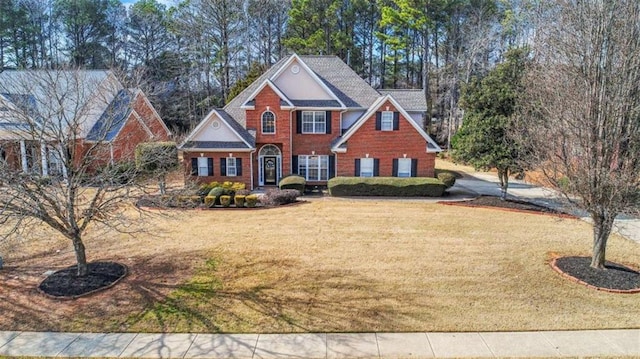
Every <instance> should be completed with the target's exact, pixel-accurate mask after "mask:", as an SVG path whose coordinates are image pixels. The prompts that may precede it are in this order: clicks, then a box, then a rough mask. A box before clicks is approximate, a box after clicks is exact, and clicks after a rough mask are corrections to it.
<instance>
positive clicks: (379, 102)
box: [332, 95, 442, 152]
mask: <svg viewBox="0 0 640 359" xmlns="http://www.w3.org/2000/svg"><path fill="white" fill-rule="evenodd" d="M387 101H389V102H391V104H393V106H394V107H395V108H396V110H398V112H400V114H401V115H402V117H404V119H405V121H406V122H409V123H410V124H411V126H413V128H414V129H415V130H416V131H418V133H419V134H420V135H421V136H422V137H423V138H424V139H425V140H426V141H427V143H428V144H431V145H432V146H433V147H435V150H433V149H429V145H428V144H427V148H426V151H427V152H442V149H441V148H440V146H438V144H437V143H436V142H435V141H434V140H433V139H432V138H431V136H429V135H428V134H427V133H426V132H425V131H424V130H423V129H422V128H420V126H418V124H417V123H415V122H414V121H412V120H411V116H409V114H408V113H407V111H405V109H404V108H402V106H400V104H399V103H398V102H397V101H396V100H395V99H394V98H393V96H391V95H385V96H382V97H379V98H378V99H377V100H376V101H375V102H374V103H373V104H372V105H371V107H370V108H369V110H368V111H367V112H365V113H364V115H362V116H361V117H360V118H359V119H358V120H357V121H356V122H355V123H354V124H353V126H351V128H350V129H349V131H347V132H346V133H345V134H344V136H342V138H341V139H340V141H338V142H337V143H336V144H335V145H334V146H333V148H332V151H334V152H345V151H346V150H345V149H344V148H340V146H341V145H343V144H344V143H345V142H347V140H349V138H350V137H351V136H353V134H354V133H356V132H358V130H359V129H360V127H362V125H363V124H364V123H365V122H367V120H368V119H369V118H370V117H371V116H373V115H374V114H375V113H376V111H378V109H380V106H382V104H384V103H385V102H387Z"/></svg>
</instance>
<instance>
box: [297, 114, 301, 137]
mask: <svg viewBox="0 0 640 359" xmlns="http://www.w3.org/2000/svg"><path fill="white" fill-rule="evenodd" d="M296 133H302V111H296Z"/></svg>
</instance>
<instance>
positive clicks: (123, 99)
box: [87, 90, 133, 142]
mask: <svg viewBox="0 0 640 359" xmlns="http://www.w3.org/2000/svg"><path fill="white" fill-rule="evenodd" d="M132 100H133V95H132V94H131V92H130V91H128V90H120V91H118V93H117V94H116V96H115V97H114V98H113V100H112V101H111V103H110V104H109V106H107V108H106V109H105V110H104V112H103V113H102V115H101V116H100V118H99V119H98V121H97V122H96V123H95V125H93V127H92V128H91V130H90V131H89V133H88V134H87V140H89V141H108V142H111V141H113V139H114V138H115V137H116V136H117V135H118V133H119V132H120V130H121V129H122V127H123V126H124V124H125V123H126V122H127V118H128V117H129V114H130V113H131V101H132Z"/></svg>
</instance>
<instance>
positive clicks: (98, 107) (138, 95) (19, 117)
mask: <svg viewBox="0 0 640 359" xmlns="http://www.w3.org/2000/svg"><path fill="white" fill-rule="evenodd" d="M56 131H74V135H73V136H71V135H68V134H61V132H58V133H56ZM170 136H171V132H170V131H169V129H168V128H167V126H166V125H165V123H164V122H163V121H162V119H161V118H160V116H159V115H158V113H157V112H156V110H155V109H154V108H153V106H152V105H151V103H150V102H149V100H148V99H147V97H146V96H145V95H144V93H143V92H142V91H141V90H139V89H125V88H123V86H122V84H121V83H120V82H119V81H118V80H117V79H116V77H115V76H114V75H113V73H111V72H110V71H85V70H78V71H56V70H52V71H45V70H33V71H4V72H2V73H0V156H1V157H0V159H2V160H5V161H7V163H8V164H9V166H11V167H12V168H14V169H21V170H22V171H23V172H29V173H39V174H42V175H44V176H49V175H56V174H61V175H62V174H63V173H62V172H63V170H64V169H63V166H62V165H61V161H60V155H59V154H60V153H61V152H60V151H62V149H61V148H60V147H59V142H60V141H62V140H63V139H69V138H73V139H74V141H75V144H74V146H75V148H74V153H75V156H76V159H78V158H80V157H82V156H84V155H85V154H86V153H87V151H88V150H89V148H91V147H92V146H93V147H94V151H93V154H94V158H92V161H94V162H93V163H94V164H95V166H96V167H97V166H101V165H106V164H109V163H114V162H118V161H120V160H132V159H133V156H134V149H135V147H136V145H137V144H139V143H140V142H148V141H166V140H168V139H169V137H170ZM95 148H99V149H100V150H99V151H96V150H95ZM95 154H97V155H95Z"/></svg>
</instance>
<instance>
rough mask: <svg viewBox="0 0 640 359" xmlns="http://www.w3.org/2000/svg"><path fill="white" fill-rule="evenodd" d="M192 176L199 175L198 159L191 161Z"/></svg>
mask: <svg viewBox="0 0 640 359" xmlns="http://www.w3.org/2000/svg"><path fill="white" fill-rule="evenodd" d="M191 175H192V176H197V175H198V159H197V158H192V159H191Z"/></svg>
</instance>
